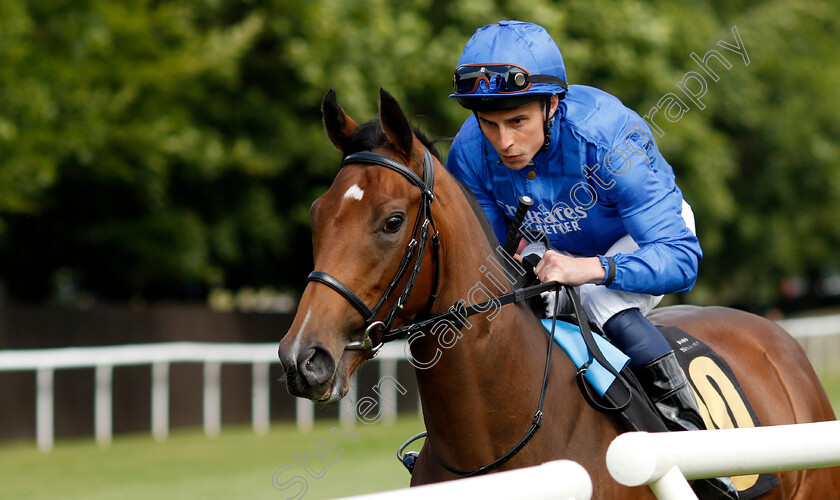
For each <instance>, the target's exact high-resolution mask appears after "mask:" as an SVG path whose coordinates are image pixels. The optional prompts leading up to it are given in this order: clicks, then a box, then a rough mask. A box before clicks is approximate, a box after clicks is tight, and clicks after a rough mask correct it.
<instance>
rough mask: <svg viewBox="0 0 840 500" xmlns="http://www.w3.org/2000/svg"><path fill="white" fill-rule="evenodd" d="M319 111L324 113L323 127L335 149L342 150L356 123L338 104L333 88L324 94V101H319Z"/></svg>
mask: <svg viewBox="0 0 840 500" xmlns="http://www.w3.org/2000/svg"><path fill="white" fill-rule="evenodd" d="M321 113H323V115H324V129H326V131H327V137H329V138H330V141H332V143H333V146H335V148H336V149H338V150H339V151H341V152H344V146H345V144H346V143H347V140H348V139H349V138H350V137H351V136H352V135H353V131H355V130H356V127H358V125H357V124H356V122H354V121H353V119H352V118H350V117H349V116H347V113H345V112H344V110H343V109H341V106H339V105H338V99H337V98H336V97H335V90H333V89H330V90H329V91H328V92H327V95H325V96H324V102H323V103H321Z"/></svg>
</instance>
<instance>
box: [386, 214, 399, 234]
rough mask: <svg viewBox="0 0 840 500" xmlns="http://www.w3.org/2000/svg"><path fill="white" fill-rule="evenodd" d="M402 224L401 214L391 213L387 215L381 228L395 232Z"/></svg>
mask: <svg viewBox="0 0 840 500" xmlns="http://www.w3.org/2000/svg"><path fill="white" fill-rule="evenodd" d="M402 225H403V216H402V215H392V216H390V217H388V220H386V221H385V226H383V227H382V230H383V231H385V232H386V233H396V232H397V231H399V230H400V228H401V227H402Z"/></svg>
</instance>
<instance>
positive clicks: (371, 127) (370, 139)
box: [344, 120, 443, 163]
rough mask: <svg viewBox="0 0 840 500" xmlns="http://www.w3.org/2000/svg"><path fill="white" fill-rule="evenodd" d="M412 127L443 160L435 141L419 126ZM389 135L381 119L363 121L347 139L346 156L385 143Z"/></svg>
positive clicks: (435, 155) (415, 133) (432, 151)
mask: <svg viewBox="0 0 840 500" xmlns="http://www.w3.org/2000/svg"><path fill="white" fill-rule="evenodd" d="M411 129H412V130H413V131H414V135H416V136H417V138H418V139H419V140H420V142H421V143H422V144H423V145H424V146H426V149H428V150H429V152H430V153H432V155H434V157H435V158H437V159H438V161H440V162H441V163H443V160H442V159H441V156H440V152H438V150H437V148H435V145H434V141H432V140H431V139H429V138H428V137H427V136H426V134H424V133H423V132H421V131H420V130H419V129H418V128H417V127H415V126H412V127H411ZM387 139H388V137H387V136H386V135H385V132H384V131H383V130H382V124H381V123H380V122H379V120H371V121H369V122H366V123H363V124H361V125H359V127H358V128H357V129H356V131H355V132H354V133H353V136H352V137H350V139H349V140H348V141H347V143H346V144H345V147H344V156H347V155H350V154H353V153H359V152H361V151H371V150H373V149H374V148H376V147H378V146H381V145H382V144H384V143H385V141H386V140H387Z"/></svg>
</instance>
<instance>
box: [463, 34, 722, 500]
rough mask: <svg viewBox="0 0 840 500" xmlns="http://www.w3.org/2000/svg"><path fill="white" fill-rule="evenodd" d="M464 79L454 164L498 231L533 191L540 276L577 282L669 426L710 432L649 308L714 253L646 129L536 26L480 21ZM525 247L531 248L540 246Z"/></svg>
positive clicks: (689, 280) (680, 288) (530, 219)
mask: <svg viewBox="0 0 840 500" xmlns="http://www.w3.org/2000/svg"><path fill="white" fill-rule="evenodd" d="M453 87H454V92H453V93H452V94H451V95H450V97H454V98H456V99H457V100H458V103H459V104H461V106H463V107H465V108H467V109H469V110H471V111H472V112H473V116H471V117H469V118H468V119H467V120H466V122H464V124H463V126H462V127H461V130H460V131H459V132H458V134H457V136H456V137H455V140H454V141H453V143H452V147H451V148H450V151H449V155H448V159H447V165H446V166H447V169H448V170H449V171H450V172H451V173H452V174H453V175H455V177H457V178H458V179H460V180H461V181H462V182H464V183H465V184H466V185H467V186H468V187H469V188H471V189H472V191H473V192H474V193H475V195H476V197H477V199H478V201H479V203H480V204H481V207H482V208H483V210H484V213H485V214H486V215H487V217H488V219H489V221H490V224H491V225H492V226H493V229H494V231H495V233H496V235H497V236H498V237H499V240H500V241H504V237H505V233H506V228H505V225H506V222H507V220H508V218H510V217H512V216H513V213H514V212H515V210H516V207H517V200H518V197H519V196H520V195H528V196H530V197H531V199H532V200H533V201H534V205H533V208H531V210H530V212H529V214H528V216H527V218H526V220H525V225H524V228H525V229H530V230H533V231H538V232H542V233H544V234H545V235H546V236H547V237H548V240H549V241H550V243H551V246H552V247H553V248H552V249H550V250H548V251H545V253H544V255H542V258H541V260H540V262H539V264H538V265H537V266H536V268H535V273H536V275H537V277H538V278H539V279H540V281H543V282H547V281H557V282H559V283H562V284H565V285H570V286H575V287H579V288H578V291H579V293H580V296H581V301H582V303H583V306H584V309H585V311H586V313H587V314H588V315H589V318H590V320H591V321H592V322H594V323H595V324H597V325H598V326H599V327H600V328H601V329H602V330H603V331H604V333H605V334H606V335H607V336H608V337H609V339H610V340H611V341H612V342H613V343H614V344H615V345H616V346H617V347H619V348H620V349H621V350H622V351H624V353H626V354H627V355H628V356H629V357H630V368H631V369H632V370H633V372H634V374H635V375H636V377H637V378H638V379H639V381H640V382H641V383H642V385H643V386H644V389H645V390H646V391H647V393H648V394H649V395H650V396H651V398H652V400H653V402H654V403H655V406H656V408H657V410H658V411H659V412H660V414H661V416H662V417H663V418H664V420H665V422H666V425H667V426H668V427H669V428H670V429H672V430H682V429H689V430H696V429H698V428H700V429H702V428H705V425H704V423H703V419H702V417H701V416H700V412H699V410H698V407H697V404H696V402H695V400H694V395H693V393H692V390H691V387H690V386H689V385H688V383H687V381H686V379H685V376H684V374H683V373H682V370H681V369H680V366H679V365H678V364H677V360H676V357H675V356H674V353H673V351H672V349H671V347H670V346H669V344H668V342H667V341H666V340H665V338H664V337H663V336H662V334H661V333H660V332H659V330H658V329H657V328H656V327H654V326H653V324H651V323H650V321H648V320H647V318H645V315H646V314H647V313H648V312H650V310H651V309H653V307H655V306H656V305H657V304H658V303H659V301H660V300H661V299H662V295H663V294H666V293H678V292H686V291H688V290H690V289H691V288H692V286H694V282H695V280H696V278H697V268H698V264H699V262H700V259H701V258H702V251H701V249H700V243H699V241H698V240H697V237H696V235H695V230H694V216H693V214H692V211H691V208H690V207H689V205H688V204H687V203H686V202H685V201H684V200H683V195H682V192H681V191H680V189H679V187H677V184H676V182H675V180H674V172H673V170H672V168H671V166H670V165H669V164H668V163H667V162H666V161H665V158H663V157H662V155H661V154H660V153H659V150H658V149H657V146H656V143H655V141H654V139H653V136H652V134H651V132H650V128H649V127H648V125H647V124H646V123H645V122H644V120H642V119H641V118H640V117H639V115H638V114H636V113H635V112H633V111H632V110H630V109H628V108H626V107H625V106H624V105H623V104H622V103H621V102H620V101H619V100H618V99H617V98H616V97H614V96H612V95H610V94H608V93H606V92H604V91H602V90H598V89H596V88H593V87H587V86H584V85H571V86H570V85H567V83H566V69H565V66H564V63H563V58H562V56H561V54H560V49H559V48H558V47H557V45H556V43H555V42H554V40H553V39H552V38H551V36H550V35H549V34H548V33H547V32H546V30H545V29H544V28H542V27H541V26H538V25H535V24H530V23H524V22H519V21H501V22H499V23H498V24H493V25H488V26H485V27H483V28H480V29H478V30H477V31H476V32H475V34H474V35H473V36H472V37H471V38H470V40H469V41H468V42H467V44H466V46H465V47H464V50H463V53H462V54H461V57H460V59H459V60H458V66H457V68H456V69H455V75H454V79H453ZM524 243H526V242H523V244H521V245H520V252H521V255H526V254H528V253H531V252H534V251H536V250H535V248H536V247H537V245H536V244H531V245H528V246H527V247H524V248H523V245H524ZM541 246H542V245H541ZM543 251H544V246H543ZM564 298H565V297H564ZM564 306H565V304H561V307H564ZM553 309H554V307H553V306H552V305H550V306H549V310H552V311H553ZM710 483H711V484H703V485H701V484H699V482H695V488H698V489H699V488H708V487H709V486H712V487H713V488H715V490H716V491H718V492H719V493H718V495H717V496H712V497H709V498H732V499H736V498H737V491H736V490H735V488H734V486H733V485H732V483H731V481H729V479H728V478H718V479H714V480H711V481H710ZM704 498H705V497H704Z"/></svg>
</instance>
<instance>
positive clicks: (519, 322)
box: [411, 206, 548, 467]
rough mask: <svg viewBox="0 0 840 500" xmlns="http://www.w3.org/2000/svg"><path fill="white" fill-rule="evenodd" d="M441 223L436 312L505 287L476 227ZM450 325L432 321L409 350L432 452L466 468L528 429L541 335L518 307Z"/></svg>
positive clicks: (538, 383)
mask: <svg viewBox="0 0 840 500" xmlns="http://www.w3.org/2000/svg"><path fill="white" fill-rule="evenodd" d="M464 210H467V211H469V210H470V209H469V207H467V208H466V209H465V208H464V207H462V206H456V207H449V209H448V210H446V213H447V214H458V213H460V214H463V211H464ZM452 219H454V220H452ZM467 219H469V217H467ZM447 224H448V227H441V239H442V241H443V251H444V259H443V262H442V265H443V270H442V271H443V272H442V277H443V281H442V282H441V287H440V289H441V295H440V297H439V298H438V302H437V303H438V306H437V308H438V309H441V308H446V307H448V305H451V304H454V303H456V302H458V301H462V302H464V303H465V305H467V306H471V305H475V304H477V303H479V302H482V301H484V300H486V299H488V298H490V297H492V296H499V295H502V292H504V291H507V290H509V289H510V287H509V281H506V280H507V278H506V277H505V275H504V273H503V272H502V271H501V270H499V269H498V268H496V267H495V266H494V265H493V264H492V259H495V258H497V257H496V255H495V252H494V250H493V249H492V248H491V247H490V245H489V244H488V243H487V242H486V238H485V237H484V234H483V233H482V232H481V229H480V228H479V227H478V224H477V223H467V222H465V221H464V220H462V219H459V218H458V217H452V218H448V221H447ZM444 231H445V232H444ZM500 285H501V286H500ZM500 288H501V289H500ZM455 326H456V325H453V324H452V323H446V322H439V323H438V324H437V325H435V326H434V327H432V329H431V330H429V331H427V332H424V333H423V336H422V338H417V339H415V342H412V346H411V349H412V356H413V357H414V358H415V360H416V361H417V362H418V364H415V366H416V367H418V369H417V378H418V383H419V387H420V396H421V401H422V404H423V413H424V418H425V421H426V428H427V431H428V432H429V436H430V439H431V441H432V443H433V445H432V446H433V448H434V450H435V453H436V454H438V455H439V456H440V457H441V459H442V460H445V461H448V462H451V463H452V465H453V466H455V467H458V466H461V467H474V466H479V465H483V464H481V463H463V462H471V461H474V460H477V461H480V460H484V459H486V458H487V457H490V459H492V458H494V457H495V456H498V454H499V450H498V449H497V447H498V445H494V444H493V443H494V441H495V442H496V443H499V442H501V443H508V442H510V441H511V440H515V439H518V438H519V437H521V434H522V433H524V431H525V429H527V428H528V425H529V423H530V421H531V419H532V418H533V416H534V411H535V410H536V404H537V402H538V401H539V396H540V390H541V388H542V380H543V373H544V368H545V362H546V348H547V345H548V344H547V337H548V336H547V335H546V333H545V331H544V330H543V329H542V326H541V324H540V323H539V321H538V320H537V319H536V318H535V317H534V315H533V314H532V313H531V312H530V310H529V309H528V307H527V306H526V305H524V304H517V305H507V306H503V307H498V306H496V307H494V306H490V307H489V308H488V310H487V311H486V312H484V313H479V314H476V315H474V316H470V317H468V318H466V320H465V322H464V326H463V327H461V328H460V329H457V328H455ZM500 433H501V434H504V433H510V436H500ZM494 436H495V437H496V438H501V439H496V440H494V439H493V437H494ZM479 437H483V438H484V439H477V438H479ZM465 440H466V441H469V442H470V443H471V444H470V445H471V446H473V447H474V449H473V451H471V452H469V453H468V454H467V455H464V454H463V453H462V450H459V448H462V447H463V446H464V445H465V442H466V441H465ZM475 447H478V449H475ZM482 447H484V448H482ZM476 453H477V454H476Z"/></svg>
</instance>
